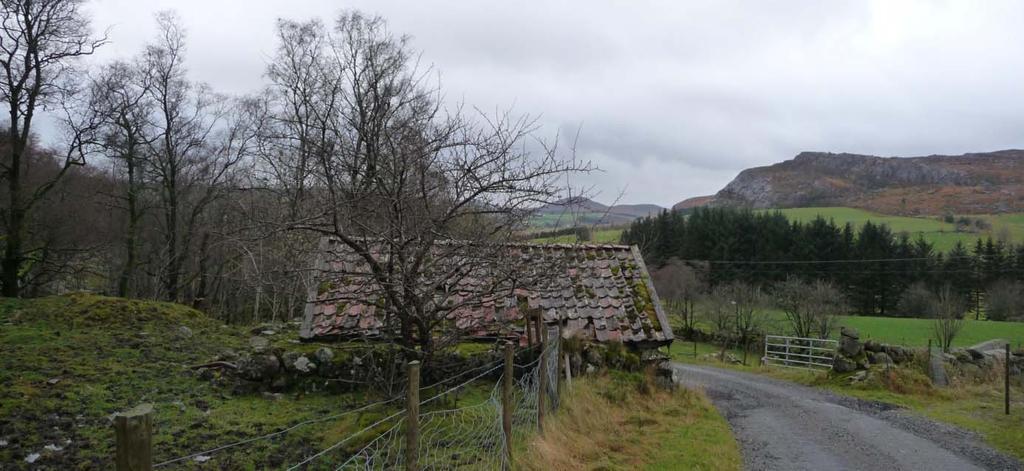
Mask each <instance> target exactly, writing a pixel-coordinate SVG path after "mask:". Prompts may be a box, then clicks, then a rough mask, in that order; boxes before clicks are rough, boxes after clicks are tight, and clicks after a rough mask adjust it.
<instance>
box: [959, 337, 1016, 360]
mask: <svg viewBox="0 0 1024 471" xmlns="http://www.w3.org/2000/svg"><path fill="white" fill-rule="evenodd" d="M1008 343H1009V342H1007V341H1006V340H1003V339H992V340H988V341H985V342H981V343H979V344H975V345H971V346H970V347H967V352H968V353H970V354H971V356H972V357H974V358H975V359H977V360H980V359H981V358H982V357H985V356H995V357H998V358H1003V357H1004V356H1006V345H1007V344H1008Z"/></svg>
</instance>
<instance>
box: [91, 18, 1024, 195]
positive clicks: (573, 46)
mask: <svg viewBox="0 0 1024 471" xmlns="http://www.w3.org/2000/svg"><path fill="white" fill-rule="evenodd" d="M342 8H354V9H359V10H362V11H364V12H367V13H378V14H380V15H382V16H384V17H385V18H386V19H387V20H388V21H389V22H390V25H391V28H392V30H393V31H395V32H399V33H405V34H409V35H410V36H412V37H413V45H414V47H415V48H416V49H418V50H420V51H422V53H423V58H424V60H425V61H426V62H427V63H429V64H432V65H433V66H434V67H435V68H436V69H437V70H438V71H440V73H441V79H442V83H443V86H444V88H445V90H446V95H447V97H448V99H449V100H451V101H452V102H456V101H463V102H465V103H466V104H468V105H472V106H477V107H479V108H482V109H490V110H493V109H495V107H498V108H508V107H510V106H514V109H515V110H516V111H519V112H527V113H531V114H537V115H541V116H542V119H541V122H542V124H543V126H544V129H543V130H544V132H545V133H546V134H547V135H549V136H550V135H554V134H555V133H556V132H559V131H560V132H561V133H562V134H563V135H572V134H575V132H576V130H577V129H581V136H580V141H579V149H578V150H579V153H580V156H581V157H584V158H589V159H592V160H593V161H594V162H595V163H597V164H598V165H599V166H600V167H601V168H602V169H604V172H602V173H598V174H594V175H591V176H589V177H586V181H585V183H588V184H593V185H595V186H596V187H597V189H598V190H599V191H600V194H599V195H598V196H597V197H596V198H595V199H597V200H599V201H601V200H603V201H605V202H608V201H609V200H611V199H614V198H615V197H616V196H617V195H618V194H619V193H620V192H624V196H623V198H622V202H626V203H641V202H645V203H646V202H650V203H657V204H661V205H663V206H670V205H672V204H674V203H676V202H678V201H679V200H681V199H683V198H686V197H691V196H697V195H703V194H710V193H714V192H715V191H717V190H718V189H720V188H721V187H722V186H724V185H725V184H726V183H728V182H729V180H731V179H732V178H733V177H734V176H735V175H736V174H737V173H738V172H739V171H740V170H742V169H744V168H747V167H752V166H759V165H768V164H771V163H774V162H778V161H782V160H786V159H789V158H792V156H793V155H795V154H796V153H798V152H800V151H802V150H819V151H834V152H859V153H870V154H876V155H886V156H892V155H899V156H909V155H926V154H933V153H963V152H970V151H987V150H996V149H1004V148H1021V147H1024V2H1019V1H1005V2H1003V1H991V0H987V1H983V2H982V1H963V2H958V1H930V2H924V1H922V2H899V1H894V0H882V1H875V2H855V1H844V2H839V1H820V0H813V1H806V2H804V1H777V2H776V1H723V0H708V1H665V2H641V1H620V2H610V1H597V0H578V1H574V2H568V1H509V0H506V1H502V2H493V1H481V0H472V1H466V0H458V1H457V0H451V1H434V0H415V1H405V2H399V1H388V0H376V1H348V2H341V1H319V0H288V1H281V0H93V2H92V3H91V4H90V7H89V9H90V11H91V12H92V18H93V23H94V27H95V28H96V29H97V30H102V29H105V28H107V27H111V30H110V38H111V40H112V41H113V42H112V44H111V45H109V46H107V47H105V48H104V49H103V51H102V53H101V54H99V55H97V56H96V57H95V58H93V59H92V60H94V61H105V60H109V59H111V58H113V57H115V56H129V55H132V54H135V53H137V52H138V51H139V50H140V48H141V47H142V45H143V44H144V43H145V42H146V41H148V40H149V39H150V37H151V36H152V34H153V31H154V21H153V13H154V12H156V11H159V10H165V9H174V10H176V11H177V12H178V13H179V15H180V16H181V18H182V20H183V23H184V24H185V25H186V27H187V29H188V32H189V60H188V63H189V67H190V70H191V74H192V76H193V78H194V79H198V80H201V81H205V82H207V83H209V84H210V85H212V86H213V87H214V88H216V89H218V90H220V91H222V92H227V93H234V94H243V93H248V92H253V91H255V90H257V89H258V88H260V87H261V85H262V84H263V71H264V68H265V63H266V60H267V57H269V55H270V54H271V52H272V51H273V49H274V47H275V43H274V36H273V30H274V22H275V19H276V18H279V17H285V18H292V19H308V18H312V17H320V18H323V19H325V20H327V21H329V20H331V19H332V18H333V17H334V16H335V15H336V14H337V12H338V11H339V10H340V9H342Z"/></svg>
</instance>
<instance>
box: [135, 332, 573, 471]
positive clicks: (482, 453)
mask: <svg viewBox="0 0 1024 471" xmlns="http://www.w3.org/2000/svg"><path fill="white" fill-rule="evenodd" d="M547 338H548V341H546V342H544V343H542V344H540V345H542V346H543V348H542V349H541V350H540V351H539V352H538V351H536V350H533V348H532V347H531V348H529V349H526V350H521V351H520V352H519V357H520V358H525V359H531V358H532V360H530V361H527V362H526V363H524V364H520V363H517V362H516V353H515V352H514V351H513V346H512V345H511V344H508V345H507V346H506V351H505V359H504V360H496V361H494V362H491V363H489V364H484V365H482V366H479V367H476V368H472V369H468V370H464V371H462V372H460V373H458V374H455V375H452V376H449V377H447V378H445V379H444V380H441V381H438V382H436V383H434V384H431V385H429V386H425V387H420V386H419V363H418V362H411V363H410V364H409V368H410V373H409V375H408V376H409V384H408V385H407V387H406V393H405V394H406V397H405V398H404V399H406V406H405V408H401V406H400V402H399V401H400V400H401V399H403V397H401V396H396V397H392V398H390V399H387V400H383V401H378V402H375V403H371V404H366V405H363V406H360V407H357V408H355V409H350V410H347V411H343V412H339V413H336V414H331V415H327V416H324V417H318V418H313V419H309V420H304V421H302V422H299V423H297V424H294V425H292V426H290V427H287V428H285V429H282V430H279V431H275V432H271V433H268V434H264V435H260V436H256V437H250V438H245V439H242V440H238V441H235V442H232V443H228V444H224V445H220V446H216V447H212V448H208V449H205V450H203V451H200V452H196V453H191V454H187V455H185V456H181V457H178V458H173V459H168V460H165V461H161V462H158V463H156V464H155V465H151V466H147V467H154V468H163V467H174V466H181V465H187V464H189V463H192V462H200V463H202V462H205V461H208V460H210V459H211V455H214V454H217V453H219V452H223V451H225V450H229V449H233V448H236V447H242V446H246V445H250V444H253V443H255V442H262V441H273V440H277V439H280V438H281V437H283V436H284V435H286V434H288V433H289V432H291V431H293V430H296V429H298V428H300V427H307V426H311V425H313V424H317V423H328V422H334V421H336V420H337V419H340V418H342V417H346V416H351V417H356V419H355V420H356V423H359V424H360V426H361V427H362V428H361V429H359V430H357V431H355V432H351V433H347V434H346V435H345V436H344V437H341V438H340V439H338V440H337V441H335V442H334V443H332V444H331V445H329V446H327V447H325V448H322V449H320V450H319V451H316V452H315V453H313V452H310V453H311V454H309V455H307V456H305V457H304V458H303V459H301V460H299V461H298V462H296V463H292V464H289V465H287V466H286V467H285V468H286V469H288V470H289V471H290V470H299V469H303V470H305V469H318V470H319V469H338V470H386V469H403V468H405V469H417V470H447V469H460V470H476V469H481V470H483V469H488V470H490V469H509V468H510V466H511V462H512V458H513V453H512V449H514V448H516V447H517V444H524V443H526V441H527V440H529V439H530V438H531V436H532V435H533V434H534V433H536V432H537V431H539V430H540V429H541V428H542V424H543V419H542V417H543V416H544V415H545V414H546V413H550V412H553V411H555V410H557V408H558V405H559V404H558V401H559V381H558V378H559V371H560V365H561V362H560V361H559V358H560V357H561V348H560V343H561V342H560V337H559V336H558V335H557V333H556V332H554V331H553V330H551V331H549V332H548V336H547ZM413 371H415V374H414V373H413ZM485 378H486V380H485ZM493 378H497V380H496V381H494V382H493V383H489V382H485V381H491V380H493ZM453 385H454V386H453ZM436 390H443V391H442V392H440V393H438V394H435V395H433V396H431V397H430V398H428V399H425V400H422V401H421V400H420V399H419V394H420V393H421V392H427V391H436ZM459 402H467V403H469V404H470V405H466V406H462V407H455V405H456V404H457V403H459ZM412 412H415V413H412ZM351 417H349V418H351ZM150 420H151V414H150V413H146V414H140V415H138V416H134V415H133V416H131V417H127V416H126V417H125V420H123V422H125V423H124V424H123V427H121V428H120V429H118V428H117V427H115V429H116V431H118V434H117V435H118V438H117V449H118V463H119V464H118V468H117V469H118V470H121V469H136V468H133V467H128V468H124V467H122V466H121V464H120V463H121V455H122V454H127V455H129V456H131V457H137V458H138V460H142V461H139V462H147V463H152V461H151V456H152V441H151V436H150V433H151V431H152V427H151V422H150ZM122 432H124V433H122ZM128 432H131V433H128ZM137 434H142V435H138V436H136V435H137ZM132 459H135V458H132Z"/></svg>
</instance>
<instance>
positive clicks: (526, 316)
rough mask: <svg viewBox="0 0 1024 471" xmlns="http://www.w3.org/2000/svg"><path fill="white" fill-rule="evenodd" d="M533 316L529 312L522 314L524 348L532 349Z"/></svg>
mask: <svg viewBox="0 0 1024 471" xmlns="http://www.w3.org/2000/svg"><path fill="white" fill-rule="evenodd" d="M532 317H533V316H531V315H530V313H529V312H526V313H524V314H523V321H525V322H526V346H527V347H531V348H532V347H533V320H531V318H532Z"/></svg>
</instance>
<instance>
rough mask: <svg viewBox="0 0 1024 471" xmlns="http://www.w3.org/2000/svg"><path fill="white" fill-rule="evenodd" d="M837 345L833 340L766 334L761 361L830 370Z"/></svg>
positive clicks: (791, 366)
mask: <svg viewBox="0 0 1024 471" xmlns="http://www.w3.org/2000/svg"><path fill="white" fill-rule="evenodd" d="M838 346H839V342H837V341H835V340H827V339H811V338H803V337H787V336H784V335H766V336H765V338H764V358H762V361H763V362H764V364H766V365H779V366H785V367H789V368H803V369H809V370H817V369H826V370H830V369H832V362H833V361H834V360H835V355H836V347H838Z"/></svg>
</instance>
